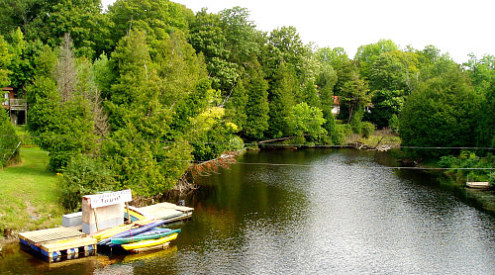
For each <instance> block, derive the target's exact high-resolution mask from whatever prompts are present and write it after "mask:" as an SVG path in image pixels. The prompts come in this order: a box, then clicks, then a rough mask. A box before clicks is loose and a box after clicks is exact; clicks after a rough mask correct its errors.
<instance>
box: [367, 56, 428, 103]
mask: <svg viewBox="0 0 495 275" xmlns="http://www.w3.org/2000/svg"><path fill="white" fill-rule="evenodd" d="M419 74H420V72H419V68H418V56H417V54H416V53H412V52H403V51H397V50H396V51H391V52H385V53H382V54H381V55H380V56H378V57H377V58H376V60H375V61H374V62H373V64H371V67H370V75H369V84H370V89H371V90H373V91H377V90H389V91H394V90H403V91H404V94H405V95H409V94H410V93H411V91H413V90H414V88H415V87H416V86H417V83H418V80H419Z"/></svg>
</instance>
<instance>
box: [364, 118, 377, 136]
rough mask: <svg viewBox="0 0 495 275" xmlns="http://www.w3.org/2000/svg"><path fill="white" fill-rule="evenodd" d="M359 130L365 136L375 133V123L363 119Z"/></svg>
mask: <svg viewBox="0 0 495 275" xmlns="http://www.w3.org/2000/svg"><path fill="white" fill-rule="evenodd" d="M361 132H362V134H363V136H364V137H365V138H369V137H370V136H371V135H373V133H375V125H374V124H373V123H371V122H368V121H365V122H363V123H362V124H361Z"/></svg>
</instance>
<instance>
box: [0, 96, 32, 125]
mask: <svg viewBox="0 0 495 275" xmlns="http://www.w3.org/2000/svg"><path fill="white" fill-rule="evenodd" d="M0 89H1V90H2V93H3V100H2V107H3V108H5V109H7V110H8V112H9V116H10V120H11V121H12V123H13V124H14V125H21V124H26V122H27V100H26V99H21V98H17V95H16V93H15V91H14V88H12V87H3V88H0Z"/></svg>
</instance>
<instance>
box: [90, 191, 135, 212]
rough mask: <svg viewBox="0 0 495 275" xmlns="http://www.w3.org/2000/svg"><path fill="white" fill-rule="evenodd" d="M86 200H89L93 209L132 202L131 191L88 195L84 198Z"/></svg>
mask: <svg viewBox="0 0 495 275" xmlns="http://www.w3.org/2000/svg"><path fill="white" fill-rule="evenodd" d="M83 198H84V199H86V200H89V205H90V207H91V208H99V207H102V206H109V205H114V204H119V203H124V202H130V201H132V194H131V190H130V189H127V190H122V191H117V192H111V193H103V194H98V195H88V196H84V197H83Z"/></svg>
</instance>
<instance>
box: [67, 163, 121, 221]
mask: <svg viewBox="0 0 495 275" xmlns="http://www.w3.org/2000/svg"><path fill="white" fill-rule="evenodd" d="M61 189H62V204H63V205H64V206H65V208H67V209H70V210H73V211H74V210H78V209H80V207H81V201H82V197H83V196H85V195H87V194H95V193H98V192H104V191H115V190H120V186H119V184H118V182H117V181H116V179H115V175H114V174H113V171H112V170H111V169H109V168H108V167H107V164H106V163H104V162H103V161H102V160H98V159H94V158H92V157H89V156H84V155H77V156H75V157H74V158H73V159H71V161H70V162H69V164H68V165H67V167H66V168H65V169H64V170H63V176H62V179H61Z"/></svg>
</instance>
